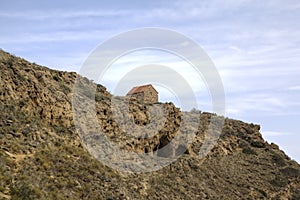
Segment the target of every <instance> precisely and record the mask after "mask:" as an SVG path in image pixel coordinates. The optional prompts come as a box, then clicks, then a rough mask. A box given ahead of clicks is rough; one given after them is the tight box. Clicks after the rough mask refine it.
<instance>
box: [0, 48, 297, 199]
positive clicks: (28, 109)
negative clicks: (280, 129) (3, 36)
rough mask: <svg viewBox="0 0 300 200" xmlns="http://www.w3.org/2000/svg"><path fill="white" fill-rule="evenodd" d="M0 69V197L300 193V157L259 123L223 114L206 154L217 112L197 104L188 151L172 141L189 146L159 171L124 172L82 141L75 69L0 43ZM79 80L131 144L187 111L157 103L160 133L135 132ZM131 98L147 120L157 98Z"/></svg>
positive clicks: (141, 148)
mask: <svg viewBox="0 0 300 200" xmlns="http://www.w3.org/2000/svg"><path fill="white" fill-rule="evenodd" d="M2 55H3V56H2ZM2 58H3V59H2ZM4 58H5V59H4ZM7 58H11V60H10V61H9V62H8V61H7ZM9 66H10V67H11V68H9V69H8V67H9ZM37 69H38V74H37V73H36V71H37ZM0 71H1V73H0V79H1V80H4V81H3V82H1V83H0V91H1V92H0V112H1V115H0V198H2V197H3V195H4V196H5V197H3V198H11V199H109V198H110V199H247V198H249V199H268V198H274V199H280V196H279V195H280V194H282V193H284V192H285V194H286V195H287V199H299V198H300V186H299V180H300V173H299V172H300V167H299V165H298V164H297V163H295V162H294V161H291V160H290V159H288V157H286V156H285V154H284V153H283V152H281V151H280V150H279V149H278V148H277V147H276V148H274V145H273V147H272V146H271V145H268V144H267V143H265V142H264V141H263V139H262V138H261V135H260V133H259V131H258V127H257V126H256V125H253V124H247V123H244V122H241V121H237V120H232V119H228V118H226V120H225V126H224V129H223V132H222V134H221V137H220V139H219V140H218V141H217V143H216V145H215V146H214V148H213V150H212V151H211V152H209V153H208V155H207V156H206V157H204V158H199V156H198V155H199V151H200V149H201V147H202V144H203V141H204V139H207V138H209V137H210V136H212V134H211V135H209V134H207V128H208V127H209V123H210V120H211V116H212V114H211V113H207V112H200V111H198V110H194V111H192V112H191V113H188V114H191V115H192V114H193V113H194V114H197V116H199V115H198V114H200V118H201V120H200V124H199V127H198V131H197V133H196V136H195V137H194V140H193V141H192V144H191V145H190V146H187V150H186V151H185V149H186V146H185V145H182V144H179V145H178V146H177V147H178V148H176V149H173V150H174V154H182V153H183V152H185V153H184V154H183V155H181V156H180V157H179V158H178V160H176V161H175V162H173V163H172V164H171V165H169V166H166V167H164V168H162V169H159V170H157V171H153V172H149V173H142V174H124V173H122V172H118V171H117V170H115V169H112V168H110V167H108V166H105V165H104V164H102V163H101V162H99V161H98V160H96V159H95V158H94V157H92V156H91V155H90V154H89V153H88V152H87V150H86V149H85V148H84V147H83V143H81V142H82V141H81V140H80V138H79V135H77V133H78V130H76V129H75V126H74V122H73V113H72V105H71V102H72V101H71V99H70V96H71V95H69V94H70V92H71V91H70V90H71V89H72V88H73V83H74V82H75V81H74V79H75V77H76V76H75V75H74V74H72V73H69V74H68V73H67V72H58V71H55V70H50V69H47V68H42V67H39V66H37V65H35V64H31V63H28V62H26V61H25V60H23V59H20V58H17V57H14V56H11V55H9V54H7V53H5V52H1V51H0ZM41 77H42V78H41ZM81 81H82V84H83V85H82V87H79V90H80V91H79V92H80V94H81V95H85V96H87V97H89V98H94V96H93V94H94V93H95V105H96V106H97V109H98V110H97V117H98V121H99V124H100V125H101V127H102V128H103V129H104V130H105V131H104V133H105V134H107V136H108V138H110V139H111V140H112V141H113V142H114V143H115V144H117V145H120V146H121V147H122V148H123V149H125V150H126V151H133V152H139V153H141V152H142V153H143V152H146V153H151V152H153V151H154V150H157V149H159V148H161V147H163V146H164V145H166V144H168V143H169V142H170V141H171V140H172V139H173V138H174V137H175V135H176V132H177V131H178V129H179V127H180V124H181V117H180V116H181V114H182V113H180V111H179V109H177V108H176V107H175V106H174V105H173V104H171V103H170V104H168V103H159V104H161V105H163V106H164V108H166V109H167V110H168V113H169V115H168V120H167V121H166V122H165V123H164V124H163V128H162V129H161V130H160V132H159V133H158V134H155V135H154V136H151V137H149V138H141V137H140V138H138V139H137V138H135V137H128V134H126V133H124V132H122V130H120V128H119V127H118V124H117V123H116V121H115V120H114V119H113V118H112V111H111V108H110V97H111V95H110V94H109V93H108V92H107V91H106V89H105V88H104V87H103V86H101V85H99V84H98V85H97V84H94V83H92V82H91V81H89V80H88V79H86V78H82V80H81ZM84 84H88V88H90V89H87V90H86V87H85V85H84ZM91 88H95V91H94V89H91ZM62 93H64V94H62ZM16 97H17V98H16ZM120 99H122V98H120ZM131 103H132V105H131V106H132V108H131V111H132V112H131V115H132V118H133V119H134V120H135V122H137V123H138V124H140V125H147V123H149V121H148V120H149V119H148V118H147V117H148V116H149V115H148V114H147V112H148V107H149V106H151V105H146V107H145V105H140V104H138V103H137V102H131ZM119 117H121V118H122V117H123V116H119ZM83 120H86V119H83ZM188 123H189V122H188ZM188 125H189V124H188ZM212 125H213V127H214V125H215V124H212ZM187 127H190V126H187ZM153 129H154V128H153ZM183 131H185V132H186V134H188V133H189V131H187V130H183ZM213 134H215V132H213ZM95 138H97V137H95ZM98 138H100V137H98ZM95 140H96V139H94V140H93V141H95ZM182 140H184V138H183V139H182ZM180 141H181V140H180ZM122 145H123V146H122ZM171 150H172V148H171ZM169 153H170V152H169ZM116 162H118V160H117V158H116ZM287 185H288V187H287ZM1 195H2V196H1Z"/></svg>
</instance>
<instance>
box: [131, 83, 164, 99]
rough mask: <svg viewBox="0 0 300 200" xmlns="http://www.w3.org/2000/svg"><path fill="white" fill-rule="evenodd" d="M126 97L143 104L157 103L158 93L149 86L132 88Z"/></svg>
mask: <svg viewBox="0 0 300 200" xmlns="http://www.w3.org/2000/svg"><path fill="white" fill-rule="evenodd" d="M126 96H129V97H135V98H136V99H137V100H138V101H140V102H143V103H157V102H158V92H157V91H156V90H155V88H154V87H153V86H152V85H151V84H149V85H141V86H137V87H134V88H132V89H131V90H130V91H129V92H128V93H127V95H126Z"/></svg>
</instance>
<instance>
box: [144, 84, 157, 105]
mask: <svg viewBox="0 0 300 200" xmlns="http://www.w3.org/2000/svg"><path fill="white" fill-rule="evenodd" d="M144 102H145V103H157V102H158V95H157V92H156V91H155V90H154V89H153V88H152V87H149V88H147V89H146V90H145V91H144Z"/></svg>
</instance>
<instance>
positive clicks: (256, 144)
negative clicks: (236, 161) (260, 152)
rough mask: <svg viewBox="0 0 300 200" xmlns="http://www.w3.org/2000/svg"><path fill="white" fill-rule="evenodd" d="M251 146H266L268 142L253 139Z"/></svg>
mask: <svg viewBox="0 0 300 200" xmlns="http://www.w3.org/2000/svg"><path fill="white" fill-rule="evenodd" d="M251 146H253V147H257V148H264V147H265V146H266V144H265V143H264V142H261V141H252V142H251Z"/></svg>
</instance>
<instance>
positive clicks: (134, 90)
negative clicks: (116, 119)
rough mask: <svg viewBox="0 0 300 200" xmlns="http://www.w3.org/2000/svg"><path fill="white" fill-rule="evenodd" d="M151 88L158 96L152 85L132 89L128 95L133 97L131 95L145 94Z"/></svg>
mask: <svg viewBox="0 0 300 200" xmlns="http://www.w3.org/2000/svg"><path fill="white" fill-rule="evenodd" d="M149 87H151V88H153V90H154V91H155V92H156V94H158V92H157V91H156V90H155V88H154V87H153V86H152V85H151V84H148V85H141V86H136V87H134V88H132V89H131V90H130V91H129V92H128V93H127V95H131V94H136V93H140V92H144V91H145V90H146V89H148V88H149Z"/></svg>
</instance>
